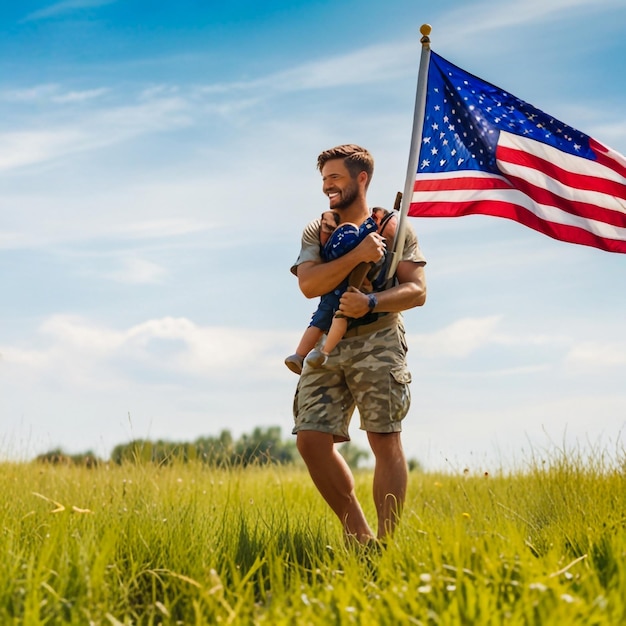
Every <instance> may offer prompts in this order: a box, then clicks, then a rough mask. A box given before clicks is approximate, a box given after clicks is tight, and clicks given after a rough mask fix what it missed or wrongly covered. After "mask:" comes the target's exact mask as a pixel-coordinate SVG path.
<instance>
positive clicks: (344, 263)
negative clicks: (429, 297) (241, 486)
mask: <svg viewBox="0 0 626 626" xmlns="http://www.w3.org/2000/svg"><path fill="white" fill-rule="evenodd" d="M317 166H318V169H319V171H320V173H321V175H322V190H323V192H324V194H326V196H327V197H328V200H329V208H330V209H332V210H334V211H336V212H337V213H339V216H340V224H341V223H343V222H353V223H355V224H361V223H363V222H364V221H365V220H366V219H367V218H368V217H369V216H370V210H369V208H368V205H367V200H366V193H367V188H368V186H369V183H370V181H371V178H372V174H373V171H374V160H373V158H372V156H371V155H370V153H369V152H368V151H367V150H365V149H364V148H361V147H359V146H356V145H352V144H349V145H342V146H337V147H335V148H332V149H330V150H326V151H325V152H322V154H320V156H319V157H318V160H317ZM318 233H319V220H315V221H313V222H311V223H310V224H309V225H308V226H307V227H306V228H305V230H304V233H303V236H302V247H301V250H300V255H299V257H298V260H297V261H296V263H295V265H294V266H293V267H292V268H291V270H292V272H293V273H294V274H296V275H297V277H298V284H299V287H300V290H301V291H302V293H303V294H304V295H305V296H306V297H307V298H314V297H317V296H321V295H322V294H325V293H328V292H329V291H332V290H333V289H335V288H336V287H337V285H339V284H340V283H342V282H343V281H344V280H345V278H346V277H347V276H348V274H350V272H351V271H352V269H353V268H355V267H356V266H357V265H358V264H359V263H362V262H364V263H376V262H378V261H380V260H381V258H382V257H383V255H384V254H385V241H384V239H383V237H382V236H381V235H380V234H379V233H378V232H373V233H371V234H369V235H368V236H367V237H366V238H365V239H364V240H363V241H362V242H361V243H360V244H359V245H358V246H356V247H355V248H354V249H353V250H351V251H350V252H348V253H346V254H345V255H343V256H341V257H339V258H337V259H334V260H332V261H328V262H326V263H324V262H322V259H321V257H320V246H319V237H318ZM424 265H425V260H424V258H423V256H422V254H421V252H420V250H419V247H418V245H417V239H416V237H415V234H414V232H413V230H412V229H411V228H408V229H407V237H406V243H405V246H404V250H403V251H402V255H401V260H400V262H399V263H398V268H397V270H396V274H395V281H394V283H393V285H392V286H390V287H389V288H387V289H384V290H382V291H378V292H377V293H373V294H365V293H362V292H360V291H358V290H356V289H354V288H349V289H348V290H347V291H346V292H345V293H344V294H343V295H342V296H341V300H340V305H339V310H340V311H341V313H343V314H344V315H345V316H346V317H348V318H352V321H351V323H350V325H349V327H348V331H347V332H346V335H345V336H344V338H343V339H342V340H341V341H340V342H339V345H338V346H337V348H336V349H335V350H334V351H333V353H332V354H331V355H330V356H329V358H328V360H327V361H326V363H325V364H324V365H323V367H321V368H319V369H316V368H312V367H310V366H307V365H305V367H304V369H303V371H302V374H301V376H300V380H299V382H298V388H297V390H296V395H295V398H294V418H295V426H294V429H293V432H294V434H295V435H296V436H297V446H298V450H299V452H300V454H301V456H302V458H303V459H304V461H305V463H306V465H307V468H308V470H309V474H310V475H311V478H312V479H313V482H314V484H315V486H316V487H317V489H318V490H319V492H320V493H321V495H322V496H323V498H324V499H325V500H326V502H327V503H328V504H329V506H330V507H331V509H332V510H333V511H334V513H335V514H336V515H337V517H339V519H340V521H341V523H342V525H343V529H344V532H345V534H346V537H347V539H348V540H355V541H357V542H359V543H364V544H365V543H368V542H369V541H371V540H373V539H376V538H378V539H382V538H384V537H385V536H387V535H389V534H391V533H392V532H393V530H394V528H395V526H396V524H397V522H398V519H399V516H400V513H401V510H402V506H403V504H404V499H405V495H406V485H407V478H408V475H407V466H406V459H405V457H404V452H403V449H402V442H401V439H400V431H401V429H402V427H401V421H402V419H403V418H404V417H405V416H406V414H407V412H408V410H409V404H410V393H409V388H408V383H409V382H410V378H411V377H410V373H409V372H408V370H407V366H406V360H405V355H406V343H405V340H404V327H403V325H402V318H401V315H400V312H401V311H404V310H406V309H410V308H413V307H416V306H421V305H423V304H424V302H425V300H426V281H425V276H424ZM355 407H356V408H358V409H359V414H360V417H361V428H362V429H364V430H366V431H367V437H368V441H369V444H370V446H371V448H372V452H373V454H374V458H375V463H376V465H375V469H374V484H373V494H374V502H375V505H376V511H377V515H378V528H377V533H376V534H374V532H373V531H372V529H371V528H370V526H369V524H368V522H367V520H366V519H365V516H364V514H363V510H362V509H361V505H360V503H359V501H358V499H357V497H356V495H355V491H354V477H353V475H352V472H351V471H350V468H349V467H348V465H347V463H346V462H345V461H344V459H343V457H342V456H341V455H340V454H339V452H338V451H337V450H336V448H335V445H334V444H335V443H336V442H341V441H348V440H349V439H350V436H349V433H348V426H349V422H350V418H351V416H352V413H353V412H354V409H355Z"/></svg>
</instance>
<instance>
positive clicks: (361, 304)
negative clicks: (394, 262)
mask: <svg viewBox="0 0 626 626" xmlns="http://www.w3.org/2000/svg"><path fill="white" fill-rule="evenodd" d="M396 276H397V277H398V283H399V284H397V285H395V286H394V287H390V288H389V289H385V290H384V291H380V292H378V293H377V294H376V298H377V300H378V304H377V305H376V307H375V308H374V311H375V312H376V313H398V312H400V311H406V310H407V309H412V308H414V307H416V306H422V305H423V304H424V303H425V302H426V274H425V272H424V266H423V265H422V264H419V263H413V262H412V261H400V263H399V264H398V269H397V271H396ZM339 310H340V311H341V312H342V313H343V314H344V315H345V316H346V317H353V318H358V317H363V316H364V315H365V314H366V313H368V312H369V298H368V297H367V295H366V294H364V293H361V292H360V291H358V290H356V289H353V288H351V287H350V288H348V291H346V292H345V293H344V294H343V295H342V296H341V301H340V304H339Z"/></svg>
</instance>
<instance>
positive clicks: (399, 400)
mask: <svg viewBox="0 0 626 626" xmlns="http://www.w3.org/2000/svg"><path fill="white" fill-rule="evenodd" d="M389 373H390V380H389V386H390V397H389V403H390V407H389V408H390V414H391V420H392V421H394V422H399V421H400V420H402V419H404V418H405V417H406V414H407V413H408V412H409V407H410V406H411V390H410V388H409V384H410V382H411V380H412V377H411V372H410V371H409V370H408V369H407V368H406V366H403V367H398V368H396V369H393V370H391V371H390V372H389Z"/></svg>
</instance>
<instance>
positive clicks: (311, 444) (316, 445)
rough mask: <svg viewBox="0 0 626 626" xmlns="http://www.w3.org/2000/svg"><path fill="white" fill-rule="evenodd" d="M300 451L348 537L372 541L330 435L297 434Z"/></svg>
mask: <svg viewBox="0 0 626 626" xmlns="http://www.w3.org/2000/svg"><path fill="white" fill-rule="evenodd" d="M297 445H298V451H299V452H300V454H301V456H302V458H303V459H304V462H305V463H306V466H307V468H308V470H309V474H310V475H311V478H312V479H313V483H314V484H315V486H316V487H317V489H318V491H319V492H320V493H321V494H322V497H323V498H324V500H326V502H327V503H328V505H329V506H330V508H331V509H332V510H333V511H334V512H335V514H336V515H337V517H338V518H339V519H340V520H341V523H342V524H343V528H344V532H345V533H346V536H347V537H348V538H350V537H353V538H354V539H356V540H357V541H358V542H359V543H367V542H368V541H370V540H371V539H373V538H374V533H373V532H372V530H371V529H370V527H369V525H368V523H367V520H366V519H365V515H364V514H363V510H362V509H361V505H360V503H359V501H358V500H357V497H356V494H355V493H354V477H353V476H352V472H351V471H350V468H349V467H348V464H347V463H346V461H345V459H344V458H343V457H342V456H341V454H339V452H337V450H336V449H335V446H334V442H333V436H332V435H330V434H328V433H321V432H317V431H314V430H302V431H300V432H298V435H297Z"/></svg>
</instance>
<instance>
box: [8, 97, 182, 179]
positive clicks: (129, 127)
mask: <svg viewBox="0 0 626 626" xmlns="http://www.w3.org/2000/svg"><path fill="white" fill-rule="evenodd" d="M190 123H191V122H190V118H189V116H188V113H187V106H186V102H185V101H183V100H182V99H180V98H161V99H155V100H151V101H148V102H140V103H136V104H129V105H125V106H117V107H113V108H110V109H100V110H98V109H96V110H92V111H89V112H86V113H83V114H82V116H79V117H78V118H76V117H75V116H74V117H73V118H72V120H71V121H70V120H68V121H67V122H65V123H58V122H56V123H55V122H50V123H49V124H48V125H47V127H46V128H45V129H41V128H39V126H41V123H40V122H37V125H38V127H37V128H34V129H28V130H15V131H10V132H5V133H0V171H1V170H11V169H14V168H19V167H24V166H28V165H34V164H40V163H44V162H47V161H52V160H54V159H58V158H61V157H64V156H67V155H71V154H76V153H80V152H84V151H88V150H94V149H97V148H102V147H105V146H110V145H114V144H118V143H122V142H124V141H127V140H129V139H131V138H134V137H137V136H141V135H145V134H149V133H155V132H163V131H168V130H172V129H175V128H181V127H183V126H187V125H189V124H190Z"/></svg>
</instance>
